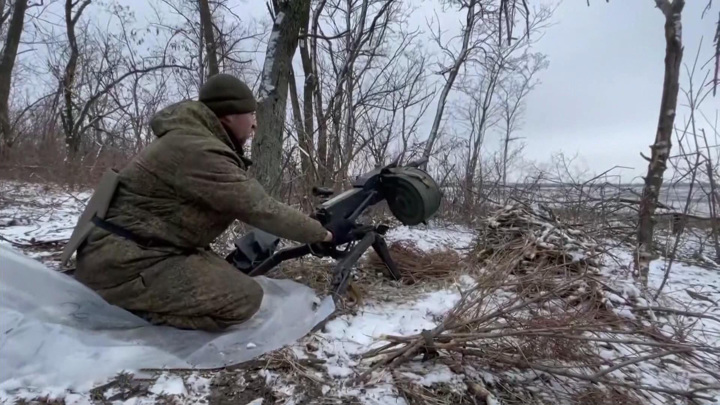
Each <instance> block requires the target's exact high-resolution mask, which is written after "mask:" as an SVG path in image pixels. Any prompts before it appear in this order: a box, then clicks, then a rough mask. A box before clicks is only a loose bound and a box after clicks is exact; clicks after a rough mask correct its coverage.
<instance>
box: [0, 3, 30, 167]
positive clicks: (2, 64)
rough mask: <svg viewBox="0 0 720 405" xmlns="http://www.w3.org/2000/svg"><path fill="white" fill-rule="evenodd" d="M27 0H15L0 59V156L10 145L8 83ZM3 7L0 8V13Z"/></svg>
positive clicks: (18, 42)
mask: <svg viewBox="0 0 720 405" xmlns="http://www.w3.org/2000/svg"><path fill="white" fill-rule="evenodd" d="M27 5H28V0H16V1H15V6H14V8H13V13H12V18H11V19H10V25H9V26H8V32H7V38H6V40H5V46H4V48H3V53H2V56H1V59H0V132H2V142H1V143H0V156H4V154H5V153H6V152H7V150H8V149H10V147H11V146H12V139H13V136H12V128H11V125H10V84H11V79H12V71H13V67H14V66H15V59H16V58H17V51H18V45H19V44H20V37H21V35H22V31H23V24H24V22H25V11H26V10H27ZM4 8H5V2H4V1H3V7H2V8H0V13H2V12H3V10H4Z"/></svg>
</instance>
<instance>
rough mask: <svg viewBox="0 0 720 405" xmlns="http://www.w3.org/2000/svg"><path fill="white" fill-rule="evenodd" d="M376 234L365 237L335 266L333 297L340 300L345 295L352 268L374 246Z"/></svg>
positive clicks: (369, 233) (370, 233)
mask: <svg viewBox="0 0 720 405" xmlns="http://www.w3.org/2000/svg"><path fill="white" fill-rule="evenodd" d="M376 235H377V234H376V233H375V232H368V233H366V234H365V236H363V238H362V239H360V241H359V242H358V244H357V245H355V246H353V248H352V249H350V251H349V252H348V253H347V255H345V256H344V257H343V258H342V259H340V260H339V261H338V262H337V264H336V265H335V272H334V276H333V296H334V298H336V299H337V298H338V297H339V296H341V295H342V294H344V293H345V290H346V289H347V286H348V283H349V282H350V275H351V272H352V267H353V266H354V265H355V263H356V262H357V261H358V259H360V256H362V255H363V253H365V251H366V250H368V249H369V248H370V246H372V244H373V243H374V242H375V236H376Z"/></svg>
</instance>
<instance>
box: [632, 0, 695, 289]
mask: <svg viewBox="0 0 720 405" xmlns="http://www.w3.org/2000/svg"><path fill="white" fill-rule="evenodd" d="M656 3H657V6H658V8H660V10H662V12H663V14H664V15H665V43H666V48H665V79H664V81H663V91H662V100H661V102H660V117H659V119H658V128H657V133H656V135H655V143H654V144H653V145H652V146H651V147H650V150H651V157H650V162H649V164H648V171H647V176H646V177H645V186H644V187H643V193H642V198H641V200H640V212H639V215H640V216H639V223H638V230H637V248H638V251H637V255H636V258H635V260H636V262H635V266H636V269H637V271H638V274H639V276H640V278H641V281H642V282H643V283H644V284H645V285H647V277H648V272H649V268H650V259H651V255H652V253H651V252H652V248H653V247H652V242H653V228H654V225H655V219H654V218H653V216H654V214H655V208H656V207H657V202H658V198H659V196H660V191H661V188H662V182H663V174H664V173H665V169H666V167H667V159H668V156H669V155H670V148H671V146H672V143H671V141H672V139H671V138H672V131H673V125H674V123H675V110H676V108H677V96H678V91H679V89H680V85H679V82H680V64H681V62H682V55H683V49H682V19H681V16H682V9H683V7H684V6H685V0H675V1H673V2H672V3H670V2H669V1H668V0H656Z"/></svg>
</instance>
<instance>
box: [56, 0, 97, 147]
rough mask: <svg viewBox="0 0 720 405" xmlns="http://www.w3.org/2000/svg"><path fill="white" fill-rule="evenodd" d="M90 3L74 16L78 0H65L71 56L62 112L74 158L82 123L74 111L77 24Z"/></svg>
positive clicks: (85, 4) (77, 55)
mask: <svg viewBox="0 0 720 405" xmlns="http://www.w3.org/2000/svg"><path fill="white" fill-rule="evenodd" d="M89 4H90V0H85V1H84V2H83V3H82V4H81V5H80V7H79V8H78V11H77V12H76V13H75V15H74V16H73V7H74V6H75V5H76V2H74V1H72V0H65V27H66V32H67V39H68V46H69V47H70V57H69V58H68V62H67V64H66V65H65V73H64V74H63V78H62V92H63V102H64V103H65V105H64V111H63V113H62V114H61V118H62V122H63V130H64V131H65V146H66V148H67V153H68V157H69V158H70V160H73V159H74V158H75V157H76V156H77V153H78V152H79V151H80V134H79V133H78V130H77V127H78V126H79V125H80V123H76V122H75V113H74V111H73V99H72V96H73V85H74V84H75V75H76V74H77V61H78V57H79V56H80V51H79V50H78V45H77V37H76V36H75V25H76V24H77V22H78V20H79V19H80V16H81V15H82V12H83V10H85V7H87V6H88V5H89Z"/></svg>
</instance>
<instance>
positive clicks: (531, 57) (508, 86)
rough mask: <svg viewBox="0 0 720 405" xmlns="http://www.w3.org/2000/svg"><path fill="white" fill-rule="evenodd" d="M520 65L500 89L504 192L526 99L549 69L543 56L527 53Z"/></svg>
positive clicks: (503, 82)
mask: <svg viewBox="0 0 720 405" xmlns="http://www.w3.org/2000/svg"><path fill="white" fill-rule="evenodd" d="M520 64H521V65H520V67H519V69H518V70H517V71H516V72H513V74H511V75H510V76H509V77H508V78H507V79H506V80H504V81H502V82H501V83H500V87H499V89H498V97H499V101H500V114H501V116H502V121H503V127H504V134H503V140H502V144H503V150H502V160H501V165H502V168H501V170H502V185H503V191H504V190H505V189H506V188H507V171H508V162H509V157H510V156H509V154H510V142H512V141H515V140H517V139H519V138H514V137H512V134H513V133H514V132H515V131H517V130H518V129H520V118H521V116H522V114H523V113H524V111H525V101H526V97H527V95H528V94H530V92H531V91H532V90H533V89H534V88H535V86H536V85H537V84H538V80H537V79H536V75H537V74H538V73H539V72H540V71H541V70H543V69H545V68H547V66H548V61H547V58H546V57H545V55H543V54H540V53H534V54H529V53H526V54H524V55H523V56H522V57H521V62H520Z"/></svg>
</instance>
